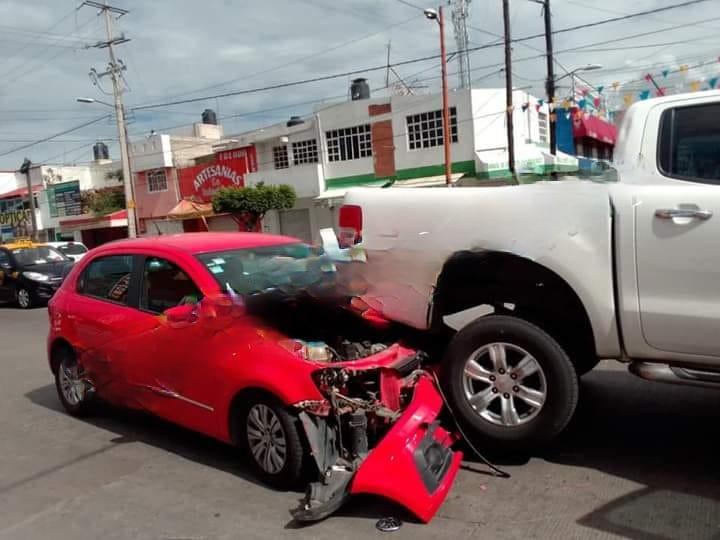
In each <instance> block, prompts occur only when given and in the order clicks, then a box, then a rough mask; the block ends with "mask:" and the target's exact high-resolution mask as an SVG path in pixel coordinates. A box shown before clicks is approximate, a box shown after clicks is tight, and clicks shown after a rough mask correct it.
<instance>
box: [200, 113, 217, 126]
mask: <svg viewBox="0 0 720 540" xmlns="http://www.w3.org/2000/svg"><path fill="white" fill-rule="evenodd" d="M202 123H203V124H213V125H214V126H217V115H216V114H215V111H213V110H212V109H205V110H204V111H203V113H202Z"/></svg>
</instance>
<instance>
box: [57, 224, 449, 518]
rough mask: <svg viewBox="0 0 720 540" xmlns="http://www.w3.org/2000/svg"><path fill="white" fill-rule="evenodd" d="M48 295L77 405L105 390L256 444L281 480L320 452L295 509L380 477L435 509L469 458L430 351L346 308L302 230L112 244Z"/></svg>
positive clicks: (414, 503) (417, 505)
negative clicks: (442, 417) (426, 362)
mask: <svg viewBox="0 0 720 540" xmlns="http://www.w3.org/2000/svg"><path fill="white" fill-rule="evenodd" d="M348 305H349V304H348ZM48 310H49V316H50V335H49V338H48V355H49V361H50V368H51V370H52V372H53V374H54V375H55V380H56V386H57V390H58V395H59V398H60V400H61V401H62V404H63V405H64V407H65V409H66V410H67V411H68V412H69V413H70V414H73V415H82V414H85V413H87V412H88V411H89V409H90V408H91V407H92V405H93V400H94V399H96V398H102V399H103V400H105V401H108V402H111V403H113V404H115V405H120V406H124V407H130V408H134V409H140V410H144V411H148V412H150V413H152V414H155V415H157V416H159V417H162V418H164V419H166V420H169V421H170V422H174V423H176V424H179V425H182V426H184V427H187V428H189V429H192V430H196V431H198V432H201V433H204V434H206V435H209V436H211V437H215V438H217V439H220V440H222V441H225V442H227V443H229V444H233V445H237V446H238V447H241V448H245V449H248V450H249V452H248V454H249V457H250V461H251V463H252V464H253V466H254V467H255V468H256V469H257V471H258V473H259V474H260V475H261V476H262V477H263V478H264V479H265V480H266V481H268V482H269V483H271V484H273V485H276V486H282V487H289V486H293V485H296V484H297V482H298V480H299V479H300V478H301V476H302V474H301V473H302V472H303V470H306V469H307V467H306V466H309V467H310V468H311V469H312V470H313V471H314V473H315V477H316V481H314V482H311V483H310V484H309V486H308V488H307V490H306V497H305V500H304V502H303V503H302V504H301V506H300V507H299V508H298V509H296V510H294V511H293V515H294V517H295V518H296V519H298V520H303V521H313V520H317V519H321V518H323V517H325V516H327V515H328V514H330V513H331V512H333V511H334V510H335V509H337V508H338V507H339V506H340V504H342V502H343V501H344V500H345V499H346V498H347V497H348V496H349V495H350V494H353V493H370V494H378V495H382V496H384V497H388V498H390V499H393V500H395V501H397V502H399V503H400V504H402V505H404V506H406V507H407V508H408V509H409V510H410V511H412V512H413V513H414V514H415V515H417V516H418V517H419V518H420V519H421V520H423V521H427V520H429V519H430V518H431V517H432V516H433V514H434V513H435V511H436V510H437V509H438V507H439V506H440V504H441V503H442V501H443V500H444V498H445V496H446V495H447V493H448V490H449V488H450V485H451V484H452V482H453V479H454V477H455V475H456V473H457V470H458V468H459V463H460V459H461V453H460V452H455V451H453V450H452V449H451V446H452V445H453V444H454V443H455V442H456V437H455V436H454V435H453V434H451V433H449V432H448V431H446V430H445V429H443V428H442V427H441V426H440V425H439V422H438V415H439V413H440V410H441V408H442V406H443V400H442V398H441V395H440V394H439V392H438V390H437V386H436V384H435V380H434V378H433V377H432V376H431V375H430V374H429V373H428V372H426V371H424V370H423V369H422V368H421V362H422V360H423V355H422V353H418V352H416V351H414V350H411V349H407V348H405V347H403V346H401V345H399V344H396V343H391V342H388V341H387V340H385V341H384V340H383V339H382V337H381V335H382V332H381V331H380V330H378V328H376V326H375V325H373V324H371V323H368V322H367V321H364V320H363V319H361V318H360V317H358V316H357V315H356V314H355V313H353V312H351V310H349V309H348V308H347V307H346V304H345V303H344V302H342V301H340V300H339V299H338V297H337V294H336V282H335V267H334V265H333V263H332V261H331V260H329V259H328V258H327V257H325V256H324V255H323V254H322V253H321V252H318V251H317V250H316V249H315V248H313V247H311V246H308V245H306V244H303V243H301V242H299V241H298V240H295V239H293V238H288V237H281V236H271V235H264V234H256V233H249V234H241V233H192V234H184V235H176V236H161V237H155V238H145V239H138V240H124V241H118V242H113V243H110V244H106V245H104V246H102V247H100V248H97V249H94V250H92V251H91V252H90V253H88V254H87V256H85V257H84V258H83V259H82V260H81V261H80V262H78V263H77V264H76V265H75V267H74V268H73V270H72V271H71V273H70V274H69V275H68V277H67V278H66V280H65V281H64V283H63V285H62V287H61V288H60V289H59V291H58V292H57V293H56V294H55V296H54V297H53V298H52V300H51V301H50V304H49V308H48Z"/></svg>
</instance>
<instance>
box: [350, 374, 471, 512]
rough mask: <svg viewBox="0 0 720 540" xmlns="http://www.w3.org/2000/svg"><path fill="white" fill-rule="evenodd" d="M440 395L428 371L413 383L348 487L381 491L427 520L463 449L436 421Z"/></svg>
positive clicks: (444, 491) (355, 490)
mask: <svg viewBox="0 0 720 540" xmlns="http://www.w3.org/2000/svg"><path fill="white" fill-rule="evenodd" d="M442 407H443V401H442V397H441V396H440V393H439V392H438V390H437V388H436V387H435V382H434V381H433V380H432V379H431V378H430V376H429V375H424V376H422V377H421V378H420V379H419V380H418V382H417V385H416V386H415V390H414V394H413V398H412V401H411V403H410V404H409V405H408V407H407V408H406V409H405V411H404V412H403V414H402V416H401V417H400V418H399V419H398V420H397V421H396V422H395V424H394V425H393V426H392V428H390V431H388V433H387V434H386V435H385V437H383V439H382V440H381V441H380V442H379V443H378V444H377V446H376V447H375V448H374V449H373V450H372V451H371V452H370V453H369V455H368V456H367V458H365V460H364V461H363V462H362V464H361V465H360V467H359V469H358V471H357V472H356V473H355V475H354V477H353V479H352V482H351V484H350V493H352V494H355V493H367V494H373V495H381V496H383V497H386V498H388V499H391V500H393V501H395V502H397V503H399V504H401V505H402V506H404V507H406V508H407V509H408V510H409V511H411V512H412V513H413V514H415V515H416V516H417V517H418V518H419V519H420V520H422V521H423V522H428V521H430V520H431V519H432V517H433V516H434V515H435V512H437V510H438V508H440V505H441V504H442V503H443V501H444V500H445V497H447V494H448V492H449V491H450V486H452V483H453V481H454V480H455V476H456V475H457V472H458V469H459V468H460V461H461V460H462V452H459V451H453V450H451V449H450V447H451V445H452V444H453V443H454V442H455V440H456V439H455V437H454V436H453V435H451V434H450V433H449V432H447V431H446V430H445V429H443V428H442V427H440V426H439V424H438V422H437V417H438V415H439V414H440V411H441V409H442Z"/></svg>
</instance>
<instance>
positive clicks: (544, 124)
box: [538, 111, 548, 143]
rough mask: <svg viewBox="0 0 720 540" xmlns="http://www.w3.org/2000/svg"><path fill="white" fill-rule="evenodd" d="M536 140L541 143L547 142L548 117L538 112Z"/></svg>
mask: <svg viewBox="0 0 720 540" xmlns="http://www.w3.org/2000/svg"><path fill="white" fill-rule="evenodd" d="M538 138H539V139H540V142H541V143H546V142H548V117H547V114H545V113H544V112H542V111H538Z"/></svg>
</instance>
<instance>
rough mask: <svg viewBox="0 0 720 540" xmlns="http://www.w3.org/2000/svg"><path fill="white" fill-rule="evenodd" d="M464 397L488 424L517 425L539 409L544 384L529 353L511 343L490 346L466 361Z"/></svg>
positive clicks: (538, 367)
mask: <svg viewBox="0 0 720 540" xmlns="http://www.w3.org/2000/svg"><path fill="white" fill-rule="evenodd" d="M463 388H464V390H465V398H466V399H467V400H468V403H470V406H471V407H472V408H473V409H475V411H476V412H477V413H478V414H479V415H480V416H482V417H483V418H484V419H485V420H487V421H488V422H491V423H493V424H497V425H500V426H517V425H520V424H524V423H526V422H529V421H530V420H532V419H533V418H535V417H536V416H537V415H538V413H539V412H540V411H541V410H542V407H543V405H544V404H545V398H546V396H547V383H546V381H545V373H544V372H543V370H542V367H541V366H540V364H539V363H538V361H537V360H535V357H534V356H533V355H532V354H530V353H529V352H528V351H526V350H525V349H523V348H522V347H518V346H517V345H512V344H510V343H489V344H487V345H484V346H482V347H480V348H479V349H478V350H477V351H474V352H473V353H472V354H471V355H470V357H469V358H468V359H467V361H466V362H465V370H464V377H463Z"/></svg>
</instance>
